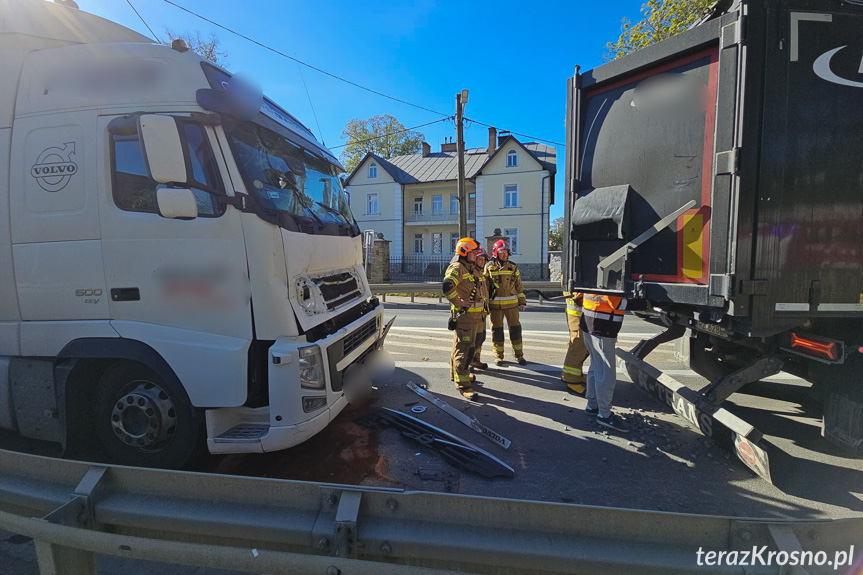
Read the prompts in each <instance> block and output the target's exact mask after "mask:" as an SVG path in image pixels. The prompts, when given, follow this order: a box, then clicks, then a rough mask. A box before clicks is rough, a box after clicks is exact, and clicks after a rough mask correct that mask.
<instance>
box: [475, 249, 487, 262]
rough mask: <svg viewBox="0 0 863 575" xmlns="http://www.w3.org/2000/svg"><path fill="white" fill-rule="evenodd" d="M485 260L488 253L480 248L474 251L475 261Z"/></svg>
mask: <svg viewBox="0 0 863 575" xmlns="http://www.w3.org/2000/svg"><path fill="white" fill-rule="evenodd" d="M479 258H485V259H488V252H487V251H485V250H484V249H483V248H482V246H480V247H478V248H477V249H476V259H479Z"/></svg>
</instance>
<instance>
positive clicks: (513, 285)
mask: <svg viewBox="0 0 863 575" xmlns="http://www.w3.org/2000/svg"><path fill="white" fill-rule="evenodd" d="M485 270H486V275H487V276H488V277H489V278H490V279H491V281H492V283H493V286H492V291H494V292H495V295H494V297H493V298H492V299H491V343H492V350H493V351H494V362H495V364H496V365H503V322H504V319H506V323H507V325H508V326H509V343H510V344H512V351H513V352H514V353H515V359H516V361H517V362H518V363H519V365H525V364H527V361H526V360H525V359H524V346H523V344H522V341H521V322H520V321H519V319H518V313H519V311H524V308H525V307H527V300H526V299H525V297H524V291H523V290H522V287H521V272H519V271H518V266H517V265H515V263H513V262H511V261H509V245H508V244H507V243H506V241H504V240H497V241H496V242H494V246H492V259H491V261H490V262H488V264H486V266H485Z"/></svg>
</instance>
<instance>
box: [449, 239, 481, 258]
mask: <svg viewBox="0 0 863 575" xmlns="http://www.w3.org/2000/svg"><path fill="white" fill-rule="evenodd" d="M478 247H479V244H478V243H476V240H475V239H473V238H462V239H460V240H459V241H458V243H457V244H456V245H455V253H456V254H458V255H459V256H462V257H464V256H466V255H467V254H468V253H469V252H472V251H473V250H475V249H477V248H478Z"/></svg>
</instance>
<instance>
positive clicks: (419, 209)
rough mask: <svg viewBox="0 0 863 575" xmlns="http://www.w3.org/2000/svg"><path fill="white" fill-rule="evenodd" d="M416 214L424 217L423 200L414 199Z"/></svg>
mask: <svg viewBox="0 0 863 575" xmlns="http://www.w3.org/2000/svg"><path fill="white" fill-rule="evenodd" d="M414 214H416V215H418V216H421V215H423V199H422V198H421V197H420V198H414Z"/></svg>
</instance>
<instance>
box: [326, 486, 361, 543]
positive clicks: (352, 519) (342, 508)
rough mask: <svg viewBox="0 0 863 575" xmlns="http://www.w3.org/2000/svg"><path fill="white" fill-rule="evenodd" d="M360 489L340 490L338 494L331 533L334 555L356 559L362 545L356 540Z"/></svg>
mask: <svg viewBox="0 0 863 575" xmlns="http://www.w3.org/2000/svg"><path fill="white" fill-rule="evenodd" d="M362 497H363V494H362V492H361V491H342V493H341V495H340V496H339V508H338V509H337V510H336V524H335V530H334V533H333V551H332V555H333V556H334V557H349V558H351V559H356V558H357V557H358V556H359V549H360V548H361V547H362V546H363V544H362V543H360V542H359V541H358V540H357V517H358V516H359V513H360V502H361V501H362Z"/></svg>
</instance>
